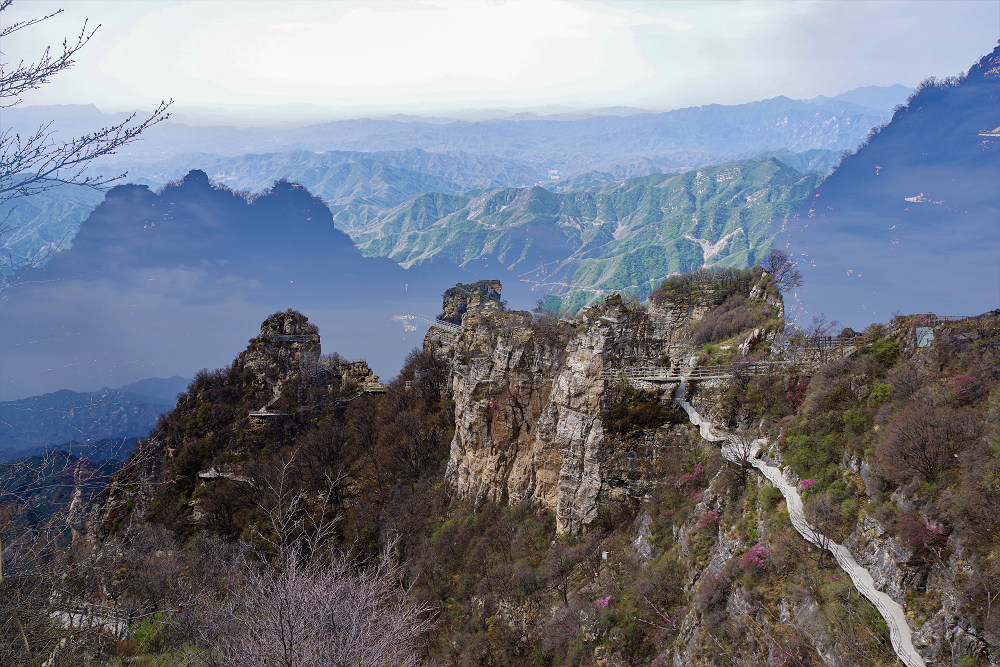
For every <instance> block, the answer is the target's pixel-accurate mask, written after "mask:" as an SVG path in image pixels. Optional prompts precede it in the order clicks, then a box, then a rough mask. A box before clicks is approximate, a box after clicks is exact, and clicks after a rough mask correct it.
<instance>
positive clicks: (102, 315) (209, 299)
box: [0, 171, 534, 439]
mask: <svg viewBox="0 0 1000 667" xmlns="http://www.w3.org/2000/svg"><path fill="white" fill-rule="evenodd" d="M487 266H488V268H487ZM484 271H486V272H487V273H488V275H489V276H490V277H492V278H497V279H500V280H502V281H503V282H504V284H505V287H506V288H507V289H505V290H504V296H505V297H506V298H507V299H509V300H511V302H512V303H516V304H520V305H528V304H529V303H533V301H534V299H533V298H531V296H530V295H529V294H528V290H527V288H526V287H524V288H522V290H521V292H522V293H521V294H520V295H519V293H518V287H519V284H518V282H517V281H516V280H515V279H514V277H513V276H512V274H510V273H509V272H505V271H503V269H502V267H500V266H499V265H497V264H496V263H495V262H489V261H488V260H486V261H484V262H481V263H479V264H470V265H469V266H467V267H466V268H464V269H463V268H459V267H457V266H455V265H453V264H447V263H442V262H437V263H434V262H431V263H428V264H427V265H426V266H422V267H421V268H420V269H419V270H411V271H405V270H403V269H402V268H400V267H399V266H398V265H396V264H395V263H394V262H392V261H390V260H387V259H372V258H366V257H363V256H362V255H361V252H360V251H359V250H358V249H357V248H356V247H355V245H354V243H353V242H352V241H351V239H350V238H349V237H348V236H347V235H346V234H344V233H343V232H341V231H339V230H337V229H336V228H334V226H333V222H332V218H331V214H330V211H329V209H327V207H326V206H325V205H324V204H323V202H322V201H320V200H319V199H317V198H315V197H313V196H312V195H311V194H309V193H308V192H307V191H306V189H305V188H303V187H302V186H300V185H296V184H292V183H288V182H280V183H277V184H275V185H274V186H273V187H272V188H270V189H269V190H267V191H266V192H265V193H261V194H259V195H257V196H254V197H246V196H243V195H240V194H237V193H234V192H233V191H232V190H229V189H227V188H225V187H213V186H212V185H211V184H210V182H209V179H208V177H207V176H206V175H205V173H204V172H201V171H193V172H191V173H189V174H188V175H187V176H185V178H184V179H182V180H181V181H179V182H177V183H175V184H172V185H170V186H168V187H166V188H164V189H163V190H162V191H161V192H158V193H157V192H153V191H151V190H150V189H149V188H147V187H145V186H138V185H123V186H118V187H116V188H113V189H112V190H110V191H109V192H108V193H107V196H106V197H105V199H104V201H103V202H102V203H101V204H100V205H99V206H98V207H97V208H96V209H95V210H94V211H93V212H92V213H91V214H90V216H89V217H88V218H87V220H85V221H84V222H83V224H82V225H81V227H80V232H79V233H78V234H77V236H76V238H75V240H74V242H73V246H72V248H71V249H70V250H67V251H64V252H60V253H58V254H57V255H55V256H54V257H53V258H52V259H51V260H50V261H49V262H48V263H47V264H46V265H45V267H44V268H41V269H31V270H28V271H24V272H22V273H21V274H19V275H17V276H15V277H14V278H13V279H12V281H11V282H12V283H13V286H12V288H11V289H10V290H9V293H8V297H7V300H6V302H5V303H4V304H3V305H2V307H3V316H2V317H0V365H2V368H3V378H2V382H3V385H2V387H0V392H2V395H4V396H6V397H10V398H13V399H16V398H21V397H23V396H26V395H30V394H39V393H44V392H49V391H53V390H54V389H56V388H69V389H75V390H79V389H80V388H81V387H93V386H94V385H97V384H112V383H114V384H119V383H123V382H127V381H129V380H133V379H134V378H136V377H146V376H150V375H156V374H164V373H167V374H184V375H189V374H192V373H194V372H195V371H196V370H198V369H199V368H203V367H208V368H214V367H216V366H218V365H220V364H222V363H225V362H226V361H227V359H228V358H230V357H232V354H233V350H234V349H237V350H238V349H242V347H244V346H245V344H246V331H247V330H251V331H252V330H254V329H255V328H256V326H257V325H258V324H259V320H261V319H263V318H264V317H266V316H267V315H268V314H270V313H273V312H274V311H276V310H284V309H285V308H288V307H294V308H299V309H300V310H302V311H303V312H306V313H309V316H310V318H311V319H313V320H314V321H316V322H318V323H319V324H320V325H321V326H322V327H323V331H324V334H325V335H326V336H328V339H327V340H326V341H325V343H326V344H327V346H328V349H330V350H331V351H332V350H336V351H338V352H340V353H341V354H343V355H345V356H357V357H360V356H367V358H368V360H369V362H370V363H371V364H372V366H373V367H374V368H375V369H376V372H380V373H383V374H385V373H390V372H395V370H396V369H397V368H399V366H400V364H401V362H402V360H403V358H404V357H405V356H406V354H407V353H408V352H409V351H410V350H411V349H412V347H413V346H414V345H417V344H418V343H419V341H420V338H419V335H418V334H413V335H411V336H410V337H407V334H408V332H407V330H406V329H405V328H404V326H403V323H402V322H393V320H392V317H393V316H394V315H402V314H410V313H414V314H426V315H428V316H433V313H436V312H437V311H438V309H439V306H440V293H441V291H442V286H445V287H446V286H448V285H454V284H455V283H458V282H462V283H469V282H473V281H474V279H478V278H481V277H482V275H483V272H484ZM410 330H411V331H412V327H411V328H410ZM65 439H69V438H65Z"/></svg>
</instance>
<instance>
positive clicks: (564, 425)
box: [439, 295, 711, 531]
mask: <svg viewBox="0 0 1000 667" xmlns="http://www.w3.org/2000/svg"><path fill="white" fill-rule="evenodd" d="M710 307H711V303H710V301H709V300H707V299H703V300H700V301H699V300H695V301H690V300H687V301H684V302H671V301H668V302H665V303H662V304H656V303H654V304H651V305H650V306H649V308H648V309H646V308H643V307H639V306H628V305H626V304H624V303H623V302H622V300H621V298H620V297H618V296H617V295H613V296H611V297H608V298H607V299H605V300H604V301H603V302H602V303H600V304H598V305H597V306H594V307H591V308H588V309H586V310H585V311H584V312H583V314H582V315H581V317H580V318H579V319H576V320H572V321H571V320H560V321H552V320H547V319H544V318H543V319H541V320H539V319H538V318H537V317H536V318H535V319H536V321H535V322H534V323H533V322H532V318H531V316H530V315H529V314H528V313H524V312H513V313H512V312H504V311H502V310H500V308H499V307H498V306H497V304H493V303H488V304H486V305H484V306H483V307H481V308H475V309H471V310H470V311H469V313H468V314H467V315H466V316H465V319H464V323H463V326H462V330H461V333H460V336H459V337H458V340H457V342H456V343H455V344H454V345H453V346H451V347H449V348H444V351H445V352H446V353H447V354H448V355H449V359H450V363H451V393H452V396H453V397H454V400H455V421H456V430H455V437H454V440H453V441H452V445H451V454H450V460H449V463H448V468H447V473H446V482H447V484H449V485H450V486H451V487H452V488H453V489H454V491H455V493H456V495H457V496H458V497H460V498H468V499H474V500H475V501H477V502H478V501H483V500H489V501H493V502H499V503H517V502H521V501H526V500H527V501H531V502H532V503H537V504H538V505H540V506H541V507H543V508H546V509H549V510H552V511H554V512H555V515H556V518H557V525H558V529H559V530H560V531H566V530H569V531H577V530H579V529H580V528H581V527H582V526H584V525H586V524H587V523H589V522H590V521H592V520H593V519H594V518H595V516H596V514H597V511H598V508H599V507H600V506H601V504H602V503H603V502H604V501H608V500H618V501H629V500H631V501H639V500H641V499H642V497H643V496H644V495H645V494H646V493H647V492H648V491H649V490H650V489H651V488H652V486H653V485H654V484H655V483H656V480H657V479H659V478H660V475H658V474H657V471H658V468H659V465H660V463H661V458H662V457H664V456H667V455H668V451H667V449H666V448H665V446H664V439H663V437H661V436H663V435H664V432H663V431H657V430H651V431H649V432H646V433H644V434H643V436H642V437H639V438H630V439H623V437H621V436H619V435H614V436H612V435H609V434H608V433H607V432H606V428H605V424H604V423H603V422H602V411H603V410H604V409H605V408H607V407H608V404H609V401H612V400H613V397H612V394H613V393H614V389H615V385H616V384H617V381H616V380H614V379H609V378H608V377H607V375H608V372H609V371H611V370H612V369H620V368H628V367H643V366H651V365H656V366H660V367H666V368H673V369H679V368H680V367H681V366H682V365H684V364H685V363H686V360H687V359H688V358H689V357H691V356H692V355H693V353H694V351H695V348H694V346H693V345H692V343H691V325H692V323H693V322H697V321H698V320H700V319H701V317H702V316H703V315H704V314H705V312H707V310H708V309H709V308H710ZM439 349H441V348H439ZM636 384H638V385H641V386H642V385H643V383H641V382H639V383H636ZM647 388H649V389H651V390H654V391H656V392H659V394H660V395H661V396H664V397H669V395H670V393H672V390H673V385H671V384H669V383H661V384H659V385H658V386H655V387H654V386H651V385H649V386H647Z"/></svg>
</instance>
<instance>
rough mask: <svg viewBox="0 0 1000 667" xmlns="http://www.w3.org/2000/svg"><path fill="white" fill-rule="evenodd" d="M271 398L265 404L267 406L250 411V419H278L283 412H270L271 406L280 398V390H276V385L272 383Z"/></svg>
mask: <svg viewBox="0 0 1000 667" xmlns="http://www.w3.org/2000/svg"><path fill="white" fill-rule="evenodd" d="M271 391H272V392H273V393H272V396H271V400H270V401H268V402H267V405H264V406H262V407H261V408H259V409H257V410H251V411H250V415H249V416H251V417H280V416H282V415H284V414H285V413H284V412H274V411H272V410H271V406H272V405H274V404H275V403H277V402H278V400H279V399H280V398H281V390H280V389H278V384H277V383H274V384H272V385H271Z"/></svg>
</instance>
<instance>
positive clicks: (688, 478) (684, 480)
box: [673, 463, 705, 489]
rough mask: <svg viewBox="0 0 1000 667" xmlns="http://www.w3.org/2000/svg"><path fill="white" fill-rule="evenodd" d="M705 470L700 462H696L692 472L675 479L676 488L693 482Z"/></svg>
mask: <svg viewBox="0 0 1000 667" xmlns="http://www.w3.org/2000/svg"><path fill="white" fill-rule="evenodd" d="M704 471H705V469H704V468H702V466H701V464H700V463H695V464H694V470H692V471H691V472H686V473H684V474H683V475H681V476H679V477H678V478H677V479H675V480H674V481H673V485H674V488H676V489H679V488H681V487H682V486H684V485H685V484H688V483H689V482H693V481H694V480H695V479H697V478H698V475H700V474H701V473H703V472H704Z"/></svg>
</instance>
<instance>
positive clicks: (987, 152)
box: [791, 47, 1000, 325]
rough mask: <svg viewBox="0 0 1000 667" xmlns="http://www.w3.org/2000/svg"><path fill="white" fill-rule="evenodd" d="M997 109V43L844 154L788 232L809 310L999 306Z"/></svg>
mask: <svg viewBox="0 0 1000 667" xmlns="http://www.w3.org/2000/svg"><path fill="white" fill-rule="evenodd" d="M998 109H1000V47H998V48H997V49H995V50H994V51H993V52H992V53H991V54H989V55H987V56H984V57H983V58H982V59H981V60H980V61H979V62H978V63H976V64H975V65H974V66H973V67H972V68H971V69H970V70H969V72H968V74H967V75H965V76H964V77H960V78H956V79H948V80H945V81H942V82H936V83H933V82H930V83H927V84H924V85H922V86H921V87H920V88H919V89H918V91H917V92H916V93H915V94H914V95H913V97H912V98H911V99H910V100H909V103H908V104H907V105H906V106H905V107H904V108H901V109H900V110H898V111H897V112H896V113H895V114H894V115H893V118H892V120H891V122H889V123H888V124H887V125H886V126H884V127H882V128H881V129H879V130H878V131H876V132H873V134H872V136H871V137H870V138H869V140H868V141H867V142H866V144H865V145H864V146H862V147H861V148H860V149H859V150H858V151H856V152H855V153H854V154H853V155H850V156H849V157H847V158H846V159H844V161H843V162H842V163H841V164H840V166H839V167H838V168H837V169H836V170H835V171H834V172H833V174H832V175H831V176H830V177H829V178H827V179H826V180H825V181H824V182H823V183H822V184H821V185H820V187H819V188H818V189H817V190H816V192H815V193H813V196H812V197H811V201H810V203H809V205H808V206H806V207H804V208H803V209H802V210H801V211H799V222H800V224H799V225H798V229H797V231H796V232H795V233H793V235H792V236H791V244H792V245H791V247H792V249H793V250H794V251H795V252H796V253H800V257H801V258H802V260H803V261H802V262H801V266H802V270H803V273H804V275H805V278H806V282H805V284H804V285H803V289H802V290H801V291H800V294H799V298H800V302H801V306H802V307H803V308H804V309H805V310H806V311H808V312H809V313H811V314H816V313H819V312H820V311H823V312H825V313H826V314H827V315H828V316H831V317H836V318H838V319H840V320H841V321H842V322H843V323H844V324H852V325H853V324H864V323H866V322H870V321H874V320H884V319H886V318H888V317H890V316H891V315H892V314H893V313H894V312H897V311H898V312H903V313H922V312H933V313H936V314H943V315H972V314H978V313H981V312H984V311H986V310H991V309H993V308H996V307H997V306H998V305H1000V187H998V184H1000V137H997V136H995V134H996V133H995V132H992V133H991V132H985V131H988V130H993V128H996V127H997V125H1000V114H998ZM990 134H993V135H994V136H989V135H990Z"/></svg>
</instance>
